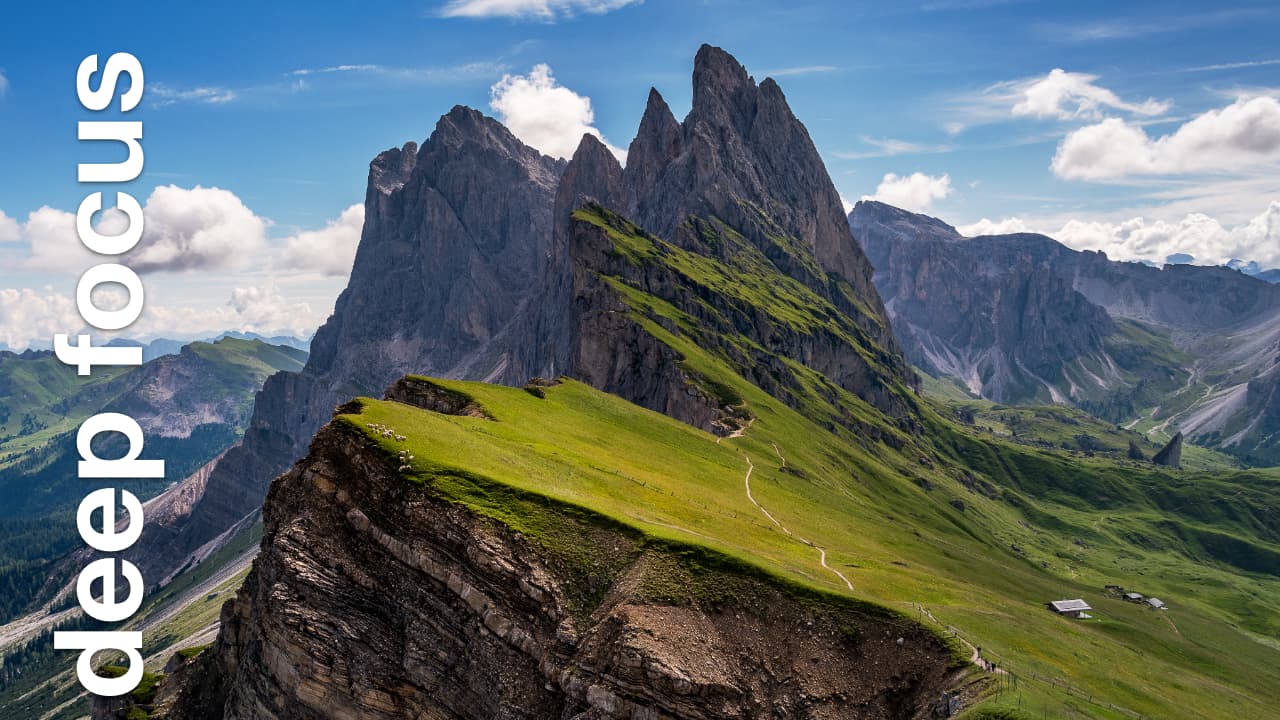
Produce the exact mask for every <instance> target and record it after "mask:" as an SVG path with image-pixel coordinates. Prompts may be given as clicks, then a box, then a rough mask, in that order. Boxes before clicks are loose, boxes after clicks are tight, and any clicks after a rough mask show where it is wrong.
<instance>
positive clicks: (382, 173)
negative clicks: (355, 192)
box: [369, 140, 418, 194]
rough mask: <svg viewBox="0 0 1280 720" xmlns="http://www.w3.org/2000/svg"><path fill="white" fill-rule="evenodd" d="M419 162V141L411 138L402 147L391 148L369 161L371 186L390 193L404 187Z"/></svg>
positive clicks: (384, 192)
mask: <svg viewBox="0 0 1280 720" xmlns="http://www.w3.org/2000/svg"><path fill="white" fill-rule="evenodd" d="M417 163H418V143H416V142H413V141H412V140H410V141H409V142H407V143H405V144H404V147H402V148H391V149H390V150H384V151H383V152H381V153H379V154H378V157H376V158H374V159H373V162H371V163H369V187H370V188H371V189H376V190H378V191H379V192H381V193H383V194H389V193H391V192H394V191H395V190H398V189H400V188H402V187H404V184H405V183H406V182H408V181H409V176H410V175H412V174H413V168H414V166H416V165H417Z"/></svg>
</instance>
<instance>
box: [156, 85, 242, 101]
mask: <svg viewBox="0 0 1280 720" xmlns="http://www.w3.org/2000/svg"><path fill="white" fill-rule="evenodd" d="M147 93H148V94H149V95H150V96H151V97H152V99H153V101H154V103H155V105H157V106H159V107H164V106H166V105H174V104H176V103H202V104H205V105H222V104H223V103H229V102H231V101H232V100H235V99H236V97H237V95H236V91H235V90H232V89H230V88H225V87H212V86H211V87H194V88H187V89H179V88H173V87H169V86H168V85H164V84H162V83H155V84H153V85H151V86H150V87H148V88H147Z"/></svg>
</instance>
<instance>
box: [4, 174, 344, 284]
mask: <svg viewBox="0 0 1280 720" xmlns="http://www.w3.org/2000/svg"><path fill="white" fill-rule="evenodd" d="M143 217H144V218H145V223H146V226H145V231H144V232H143V236H142V240H141V241H140V242H139V243H138V246H137V247H136V248H134V250H133V251H131V252H130V253H129V254H128V255H127V256H126V258H125V262H126V264H128V265H129V266H130V267H132V268H133V269H134V270H137V271H138V272H183V271H237V270H262V269H264V268H266V269H269V270H271V271H272V272H275V273H278V274H282V275H286V276H287V275H299V274H305V273H319V274H321V275H325V276H330V277H345V276H346V275H347V273H348V272H350V270H351V262H352V260H353V259H354V257H355V251H356V246H357V245H358V244H359V241H360V231H361V229H362V228H363V226H364V205H363V204H356V205H352V206H350V207H348V208H346V209H345V210H343V211H342V213H341V214H340V215H339V216H338V217H337V218H336V219H334V220H330V221H329V222H328V223H327V224H326V225H325V227H323V228H320V229H318V230H303V231H300V232H298V233H296V234H294V235H291V236H289V237H287V238H283V239H279V240H268V239H267V236H266V230H267V227H268V226H269V225H270V224H271V223H270V221H269V220H267V219H266V218H263V217H260V216H259V215H257V214H255V213H254V212H253V211H252V210H251V209H249V208H248V207H246V206H245V204H244V203H243V202H242V201H241V200H240V198H239V197H237V196H236V195H235V193H232V192H231V191H229V190H223V189H220V188H206V187H202V186H199V185H197V186H196V187H194V188H190V189H186V188H180V187H177V186H175V185H166V186H160V187H157V188H156V189H155V190H154V191H152V193H151V196H150V197H149V198H147V201H146V203H145V204H144V206H143ZM125 222H126V220H125V216H124V214H123V213H121V212H119V211H117V210H114V209H108V210H106V211H104V212H102V213H101V214H100V215H99V216H98V217H97V218H96V219H95V223H94V224H95V226H96V227H97V228H98V230H99V231H101V232H103V233H104V234H107V235H115V234H118V233H119V232H121V231H123V230H124V223H125ZM23 241H25V242H26V244H27V245H28V246H29V251H28V252H29V254H28V256H27V257H26V258H24V259H21V260H19V261H18V263H17V264H18V266H19V267H21V268H23V269H26V270H47V271H56V272H64V273H70V274H75V275H78V274H80V273H81V272H83V271H84V270H85V269H86V268H88V267H90V266H91V265H94V264H97V263H100V262H102V261H103V256H100V255H95V254H93V253H91V252H89V251H88V250H87V249H85V247H84V245H83V244H82V243H81V242H80V238H79V237H78V236H77V234H76V219H75V214H74V213H70V212H67V211H65V210H59V209H57V208H51V207H47V206H46V207H42V208H40V209H39V210H36V211H34V212H32V213H30V214H29V215H28V216H27V221H26V222H25V223H18V222H17V221H15V220H13V219H12V218H10V217H9V216H7V215H5V214H4V213H3V212H0V243H10V242H23Z"/></svg>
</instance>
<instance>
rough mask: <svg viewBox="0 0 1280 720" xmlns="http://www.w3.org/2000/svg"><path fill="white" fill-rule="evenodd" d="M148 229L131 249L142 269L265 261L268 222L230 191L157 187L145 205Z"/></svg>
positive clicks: (236, 265) (134, 262)
mask: <svg viewBox="0 0 1280 720" xmlns="http://www.w3.org/2000/svg"><path fill="white" fill-rule="evenodd" d="M143 214H144V217H145V218H146V231H145V232H144V233H143V236H142V241H141V242H140V243H139V244H138V247H137V249H135V250H134V251H133V252H132V253H131V254H130V265H131V266H132V267H133V268H134V269H135V270H138V271H140V272H141V271H148V270H169V271H179V270H209V269H229V268H242V267H247V266H249V265H250V264H252V263H254V262H255V260H256V261H257V262H259V263H260V262H261V261H262V257H263V250H264V248H265V245H266V228H267V223H266V221H265V220H263V219H262V218H260V217H258V216H257V215H255V214H254V213H253V211H252V210H250V209H249V208H247V207H245V204H244V203H243V202H241V201H240V198H238V197H236V195H235V193H232V192H230V191H229V190H222V189H220V188H215V187H210V188H206V187H202V186H200V185H197V186H195V187H194V188H191V189H190V190H188V189H185V188H180V187H178V186H176V185H165V186H161V187H157V188H156V189H155V190H154V191H153V192H152V193H151V196H150V197H149V198H147V203H146V207H144V208H143Z"/></svg>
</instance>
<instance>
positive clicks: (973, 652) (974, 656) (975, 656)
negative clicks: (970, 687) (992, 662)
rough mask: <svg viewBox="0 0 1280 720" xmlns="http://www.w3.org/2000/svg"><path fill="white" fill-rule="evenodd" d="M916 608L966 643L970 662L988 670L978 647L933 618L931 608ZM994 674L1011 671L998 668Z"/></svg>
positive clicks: (1006, 673)
mask: <svg viewBox="0 0 1280 720" xmlns="http://www.w3.org/2000/svg"><path fill="white" fill-rule="evenodd" d="M912 605H915V603H912ZM916 607H917V608H919V609H920V612H922V613H924V614H925V615H927V616H928V617H929V619H930V620H932V621H933V622H934V624H936V625H938V626H939V627H942V628H943V629H946V630H950V632H951V636H952V637H954V638H955V639H957V640H959V641H960V642H962V643H964V645H965V647H967V648H969V653H970V654H969V662H971V663H973V664H974V665H977V666H978V667H980V668H982V669H983V670H987V663H986V661H985V660H983V659H982V653H980V652H978V648H977V647H975V646H974V644H973V643H971V642H969V641H968V640H965V639H964V638H963V637H961V636H960V635H959V634H958V633H956V631H955V630H953V629H951V628H949V627H948V626H946V625H943V624H942V622H941V621H939V620H938V618H936V617H934V616H933V613H932V612H930V611H929V608H927V607H925V606H923V605H916ZM987 672H993V671H992V670H987ZM994 672H995V674H997V675H1008V674H1009V671H1008V670H1005V669H1004V668H1002V667H997V668H996V669H995V670H994Z"/></svg>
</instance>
